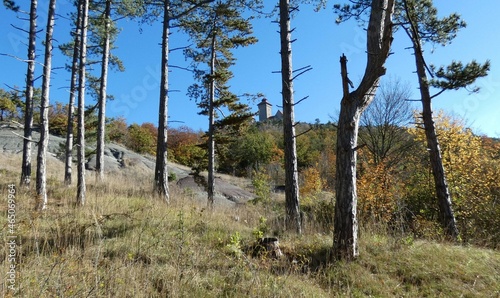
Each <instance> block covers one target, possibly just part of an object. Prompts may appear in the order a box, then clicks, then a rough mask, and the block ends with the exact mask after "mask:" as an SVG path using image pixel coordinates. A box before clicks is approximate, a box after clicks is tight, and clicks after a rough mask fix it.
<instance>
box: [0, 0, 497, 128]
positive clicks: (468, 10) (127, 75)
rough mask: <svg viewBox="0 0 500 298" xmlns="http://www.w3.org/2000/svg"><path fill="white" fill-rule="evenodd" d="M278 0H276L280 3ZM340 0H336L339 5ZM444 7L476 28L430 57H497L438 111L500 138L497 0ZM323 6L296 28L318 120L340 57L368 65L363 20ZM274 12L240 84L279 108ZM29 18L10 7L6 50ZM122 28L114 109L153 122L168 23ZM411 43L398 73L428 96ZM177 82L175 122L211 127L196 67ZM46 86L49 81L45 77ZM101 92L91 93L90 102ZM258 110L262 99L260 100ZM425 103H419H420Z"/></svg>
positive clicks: (395, 64)
mask: <svg viewBox="0 0 500 298" xmlns="http://www.w3.org/2000/svg"><path fill="white" fill-rule="evenodd" d="M17 2H19V3H21V8H22V9H23V10H28V9H29V7H28V6H27V4H28V2H29V1H17ZM38 2H39V14H40V17H39V20H38V24H39V29H42V28H45V25H46V17H45V15H46V9H47V8H46V7H47V6H48V0H39V1H38ZM275 2H277V1H266V4H268V7H272V6H273V5H274V3H275ZM336 2H337V1H335V3H336ZM434 2H435V5H436V6H437V8H438V9H439V12H440V14H442V15H445V14H449V13H451V12H458V13H459V14H461V15H462V17H463V19H464V20H465V21H466V22H467V24H468V26H467V28H465V29H463V30H462V31H460V32H459V34H458V36H457V38H456V39H455V40H454V41H453V43H452V44H451V45H449V46H446V47H436V48H435V49H434V51H433V53H432V54H431V50H432V49H431V48H428V49H427V52H426V58H427V61H428V62H429V63H432V64H435V65H446V64H449V63H450V62H451V61H452V60H461V61H463V62H468V61H470V60H471V59H476V60H477V61H479V62H484V61H485V60H486V59H490V60H491V64H492V66H491V72H490V75H489V76H488V77H487V78H484V79H481V80H479V81H478V82H477V85H478V86H479V87H481V88H482V90H481V92H480V93H479V94H473V95H469V94H468V92H467V91H465V90H464V91H448V92H446V93H444V94H442V95H441V96H439V97H437V98H436V99H434V102H433V105H434V109H435V110H437V109H443V110H445V111H446V112H447V113H453V114H455V115H458V116H462V117H465V118H466V119H467V120H468V123H469V124H470V125H471V126H472V128H473V129H474V131H475V132H476V133H478V134H487V135H489V136H493V137H499V136H500V68H499V63H500V39H499V35H498V32H497V31H496V30H498V29H499V28H500V17H499V16H498V9H499V8H500V2H498V1H497V0H483V1H447V0H437V1H434ZM70 3H71V1H68V0H58V13H60V14H62V15H64V16H65V15H67V13H68V12H69V11H72V10H73V7H72V5H71V4H70ZM333 3H334V2H330V4H329V5H328V8H327V9H325V10H322V11H320V12H314V11H313V7H312V6H308V5H303V6H302V7H301V9H300V12H298V13H297V15H296V16H295V18H294V19H293V20H292V26H293V27H296V30H295V31H294V32H293V35H292V37H293V38H296V39H297V41H296V42H295V43H293V45H292V47H293V66H294V68H300V67H303V66H307V65H311V66H312V68H313V70H312V71H310V72H308V73H306V74H304V75H302V76H301V77H299V78H298V79H297V80H296V81H295V86H294V87H295V96H296V100H299V99H300V98H302V97H304V96H309V99H307V100H305V101H304V102H303V103H301V104H300V105H298V106H297V107H296V110H295V116H296V120H298V121H306V122H314V121H315V119H319V120H320V121H321V122H328V121H329V120H332V119H336V117H337V114H338V111H339V102H340V98H341V93H342V91H341V84H340V67H339V57H340V55H341V54H342V53H345V55H346V56H347V58H348V60H349V62H348V71H349V74H350V78H351V80H353V81H354V83H355V84H356V83H357V82H359V80H360V78H361V76H362V73H363V71H364V67H365V61H366V54H365V49H364V47H365V39H366V37H365V31H364V30H363V29H362V28H360V27H358V26H357V24H356V23H355V22H348V23H345V24H342V25H336V24H335V18H336V16H335V15H334V13H333V10H332V8H331V6H332V4H333ZM271 21H272V19H266V18H261V19H256V20H254V22H253V24H254V31H255V36H256V37H257V38H258V39H259V43H258V44H256V45H253V46H250V47H248V48H243V49H238V50H236V51H235V55H236V57H237V58H238V60H237V64H236V65H235V66H234V67H233V69H232V70H233V72H234V79H233V80H232V81H231V82H230V85H231V90H232V91H233V92H234V93H236V94H243V93H257V92H261V93H264V94H265V96H266V97H267V99H268V100H269V101H270V102H271V103H272V104H273V113H274V112H276V109H277V107H276V105H281V97H280V96H281V94H280V90H281V85H280V77H279V74H273V73H272V72H273V71H276V70H278V69H279V68H280V65H279V63H280V58H279V54H278V52H279V36H278V33H277V32H276V31H277V29H278V27H277V24H275V23H272V22H271ZM11 24H13V25H16V26H24V27H25V28H26V26H27V22H23V21H22V20H20V19H18V18H16V14H15V13H13V12H10V11H7V10H6V9H5V8H4V7H3V6H2V7H1V8H0V38H1V41H0V53H2V54H9V55H14V56H18V57H20V58H23V59H25V58H26V53H27V51H26V46H25V43H26V40H27V35H26V34H25V33H23V32H21V31H19V30H17V29H14V28H13V27H12V26H11ZM119 27H121V28H122V32H121V34H120V35H119V37H118V40H117V43H116V46H117V47H118V48H117V49H116V50H114V54H115V55H117V56H119V57H120V58H121V59H122V60H123V62H124V64H125V68H126V71H125V72H124V73H117V72H111V73H110V75H109V93H111V94H113V95H114V96H115V100H114V101H112V102H110V103H109V104H108V109H107V115H108V116H110V117H117V116H124V117H125V118H126V119H127V121H128V123H133V122H136V123H142V122H152V123H155V124H157V114H158V93H159V80H160V72H159V71H160V54H161V49H160V46H159V43H160V41H161V23H160V22H159V21H158V22H156V23H155V24H153V25H152V26H149V25H143V26H142V33H141V32H140V30H139V26H138V25H137V23H136V22H135V21H131V20H122V21H120V23H119ZM69 31H70V26H69V22H68V21H67V20H65V19H63V18H59V19H58V20H57V21H56V28H55V36H56V43H55V44H56V45H57V44H59V43H64V42H67V41H68V40H69ZM43 38H44V34H43V33H40V34H39V43H38V44H39V45H38V50H37V53H38V55H39V58H38V61H40V62H41V61H43V51H42V50H43V48H42V46H41V40H42V39H43ZM188 44H189V42H188V41H187V40H186V38H185V36H183V35H182V34H178V33H176V32H174V33H173V34H172V35H171V45H170V46H171V48H176V47H182V46H186V45H188ZM408 46H410V43H409V41H408V38H407V37H406V36H405V35H404V34H403V32H397V33H396V34H395V40H394V43H393V48H392V51H393V52H394V54H393V55H391V56H390V57H389V60H388V62H387V64H386V66H387V69H388V73H387V74H388V75H390V76H393V77H401V79H402V80H404V81H408V82H409V83H410V84H411V85H412V88H413V97H414V98H418V89H416V85H417V84H416V75H415V74H414V72H413V71H414V59H413V56H412V55H411V51H410V50H408V49H405V48H406V47H408ZM54 53H55V56H54V61H53V66H54V67H62V66H63V65H64V63H66V62H67V61H69V60H67V58H65V57H62V55H61V54H60V52H59V51H58V50H56V51H55V52H54ZM170 64H174V65H179V66H188V62H187V61H186V60H185V59H184V57H183V55H182V51H176V52H172V53H171V56H170ZM36 68H37V73H38V74H41V69H42V67H41V65H37V66H36ZM25 73H26V65H25V63H23V62H20V61H18V60H16V59H14V58H11V57H8V56H0V88H4V89H7V86H6V85H9V86H14V85H17V86H21V87H23V88H24V84H25V83H24V78H25ZM52 79H53V81H52V87H51V88H52V89H51V102H52V103H53V102H55V101H60V102H64V103H66V102H67V101H68V95H69V94H68V91H67V86H68V85H69V84H68V80H69V73H68V72H66V71H65V70H63V69H58V70H54V74H53V75H52ZM169 81H170V89H171V90H172V91H173V90H178V92H171V93H170V100H169V116H170V119H171V120H175V121H182V122H183V123H177V122H173V123H172V126H179V125H187V126H189V127H191V128H193V129H196V130H197V129H204V128H205V127H206V126H207V124H206V123H207V121H208V120H207V118H206V117H204V116H199V115H197V112H198V109H197V107H196V104H195V102H193V101H191V100H189V98H188V97H187V96H186V91H187V87H188V86H189V85H190V84H192V83H193V78H192V75H191V73H189V72H186V71H183V70H179V69H173V70H172V72H171V73H170V79H169ZM36 86H41V80H39V81H37V82H36ZM91 102H92V99H91V98H90V97H87V103H91ZM251 104H252V106H253V107H254V109H253V110H254V111H257V107H256V103H251ZM419 107H420V106H419V104H418V103H416V104H415V108H419Z"/></svg>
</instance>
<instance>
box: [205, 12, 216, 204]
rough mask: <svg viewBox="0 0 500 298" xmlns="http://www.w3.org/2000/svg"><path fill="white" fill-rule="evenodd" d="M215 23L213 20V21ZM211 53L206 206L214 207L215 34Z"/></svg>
mask: <svg viewBox="0 0 500 298" xmlns="http://www.w3.org/2000/svg"><path fill="white" fill-rule="evenodd" d="M214 23H215V21H214ZM211 49H212V53H211V56H210V94H209V99H208V100H209V102H208V179H207V193H208V207H209V208H211V209H213V207H214V192H215V177H214V174H215V173H214V172H215V165H214V164H215V141H214V134H215V127H214V121H215V120H214V116H215V111H214V101H215V59H216V57H215V53H216V51H215V34H214V36H212V45H211Z"/></svg>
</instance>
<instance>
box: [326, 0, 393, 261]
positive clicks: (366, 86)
mask: <svg viewBox="0 0 500 298" xmlns="http://www.w3.org/2000/svg"><path fill="white" fill-rule="evenodd" d="M393 10H394V0H383V1H380V0H372V4H371V12H370V20H369V23H368V29H367V55H368V57H367V58H368V59H367V60H368V61H367V64H366V69H365V74H364V76H363V79H362V80H361V83H360V85H359V86H358V88H357V89H355V90H354V91H352V92H349V85H351V87H353V86H352V82H351V81H350V80H349V78H348V73H347V58H346V57H345V56H344V55H342V57H341V58H340V66H341V75H342V89H343V97H342V101H341V105H340V115H339V123H338V130H337V159H336V175H337V176H336V183H335V197H336V203H335V216H334V231H333V254H332V257H333V258H335V259H344V260H352V259H354V258H356V257H357V256H358V243H357V237H358V222H357V199H358V198H357V190H356V162H357V160H356V158H357V153H356V151H357V149H358V148H357V141H358V140H357V139H358V130H359V120H360V118H361V114H362V113H363V111H364V110H365V109H366V108H367V107H368V105H369V104H370V103H371V101H372V100H373V98H374V97H375V92H376V91H377V88H378V83H379V80H380V77H381V76H383V75H384V74H385V71H386V69H385V67H384V64H385V60H386V59H387V57H388V55H389V50H390V47H391V42H392V21H391V19H392V14H393Z"/></svg>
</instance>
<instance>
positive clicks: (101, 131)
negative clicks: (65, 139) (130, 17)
mask: <svg viewBox="0 0 500 298" xmlns="http://www.w3.org/2000/svg"><path fill="white" fill-rule="evenodd" d="M104 18H105V29H104V30H105V37H104V45H103V49H102V61H101V86H100V89H99V103H98V105H99V106H98V110H99V111H98V113H99V115H98V127H97V152H96V175H97V180H98V181H102V180H103V179H104V136H105V129H106V97H107V95H106V89H107V85H108V63H109V35H110V32H109V29H110V26H111V24H110V22H111V0H106V8H105V11H104Z"/></svg>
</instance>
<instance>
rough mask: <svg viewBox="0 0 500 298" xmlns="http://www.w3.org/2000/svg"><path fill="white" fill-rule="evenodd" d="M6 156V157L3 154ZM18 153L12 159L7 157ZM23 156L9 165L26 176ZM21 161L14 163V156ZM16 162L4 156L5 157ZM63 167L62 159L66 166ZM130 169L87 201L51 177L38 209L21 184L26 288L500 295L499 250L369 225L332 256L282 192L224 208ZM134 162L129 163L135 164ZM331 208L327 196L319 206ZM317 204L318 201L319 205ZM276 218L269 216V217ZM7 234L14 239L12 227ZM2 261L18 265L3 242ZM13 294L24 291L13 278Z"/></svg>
mask: <svg viewBox="0 0 500 298" xmlns="http://www.w3.org/2000/svg"><path fill="white" fill-rule="evenodd" d="M1 158H2V160H3V158H4V156H1ZM5 158H11V157H5ZM17 162H18V161H16V158H12V161H11V162H9V166H7V164H6V163H2V165H1V166H0V171H1V175H2V182H3V184H2V188H1V189H2V192H1V193H2V194H1V195H2V198H1V200H0V202H1V207H0V210H1V218H0V225H1V226H2V227H5V226H6V218H7V217H6V214H7V213H6V210H7V207H6V203H5V201H6V192H5V187H4V186H5V184H4V183H5V182H6V181H7V182H8V181H13V182H17V180H18V176H17V168H16V166H17V164H16V163H17ZM10 164H13V165H14V166H12V165H10ZM4 165H5V166H4ZM60 169H61V168H59V169H58V171H59V170H60ZM128 170H130V172H122V173H120V174H114V175H108V176H107V178H106V180H105V181H104V182H103V183H101V184H97V183H96V182H95V179H93V177H92V174H89V175H87V178H88V182H89V185H88V193H87V204H86V205H85V206H84V207H75V206H74V204H73V202H74V200H75V187H74V186H72V187H69V188H68V187H66V186H65V185H63V183H62V182H60V181H61V180H62V175H60V173H59V174H56V175H54V176H51V175H49V177H51V178H50V179H49V189H50V193H49V207H48V209H47V210H46V211H44V212H35V211H33V200H32V198H31V190H23V189H18V194H17V202H18V207H17V211H16V212H17V213H16V215H17V223H16V233H17V235H18V236H19V238H18V239H19V245H18V248H17V251H18V262H19V264H18V267H17V272H18V275H17V277H16V283H17V286H18V288H19V292H18V293H17V294H15V295H17V296H18V297H370V296H371V297H498V296H499V295H500V288H499V287H500V286H499V284H500V254H499V252H498V251H494V250H488V249H481V248H476V247H467V246H458V245H452V244H448V243H445V242H436V241H425V240H416V239H413V238H412V237H411V236H408V235H398V236H394V235H391V234H390V233H388V232H387V231H386V229H385V228H384V227H380V226H377V225H374V224H373V225H369V226H364V227H362V228H361V233H360V257H359V258H358V259H357V260H356V261H354V262H352V263H344V262H337V263H329V262H327V260H328V256H329V250H330V247H331V245H332V237H331V231H329V230H328V229H324V225H323V224H322V223H319V222H315V221H320V220H321V221H322V220H325V219H324V218H323V217H317V218H316V219H314V218H312V219H311V220H310V221H309V222H308V223H307V224H308V226H307V227H306V228H305V229H304V231H305V233H304V235H302V236H296V235H293V234H288V233H285V232H283V231H282V227H281V226H280V223H281V222H282V213H283V211H282V209H283V198H282V196H281V197H280V196H277V195H275V197H274V198H273V199H272V201H271V202H268V203H267V205H265V206H264V205H262V204H257V205H252V204H249V205H246V206H240V207H237V208H225V209H222V208H218V209H215V210H214V211H213V212H211V211H209V210H207V209H206V208H205V207H206V206H205V205H204V204H199V203H198V204H196V203H194V202H193V201H191V200H190V198H189V195H186V194H185V193H184V192H183V191H181V190H179V189H176V188H175V187H172V189H171V190H172V202H171V204H169V205H166V204H165V203H164V202H162V201H160V200H158V199H155V198H153V197H151V195H150V189H151V185H152V181H151V180H150V177H149V176H148V175H146V173H143V174H135V175H134V172H133V169H128ZM128 170H127V171H128ZM320 206H326V205H324V204H323V205H320ZM311 209H312V210H314V208H311ZM263 219H265V220H263ZM256 231H265V233H266V234H268V235H273V234H274V235H279V238H280V246H281V249H282V251H283V253H284V254H285V256H286V257H285V258H283V259H282V260H273V259H270V258H266V257H259V256H252V246H253V245H254V244H255V237H256V236H255V235H256V234H258V233H256ZM1 236H2V237H1V238H2V241H3V243H5V241H6V239H7V237H6V229H4V228H2V232H1ZM1 254H2V255H1V266H0V267H2V269H3V270H5V268H6V266H7V261H6V252H5V250H4V249H2V250H1ZM1 293H2V295H3V296H5V297H11V296H15V295H13V292H11V291H8V290H7V289H6V288H5V284H4V285H3V288H2V292H1Z"/></svg>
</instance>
